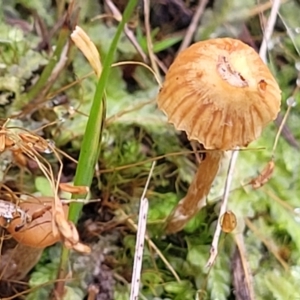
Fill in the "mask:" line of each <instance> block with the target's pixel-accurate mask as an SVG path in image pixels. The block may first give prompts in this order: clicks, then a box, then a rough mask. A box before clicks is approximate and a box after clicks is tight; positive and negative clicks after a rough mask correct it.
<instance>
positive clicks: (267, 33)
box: [259, 0, 280, 63]
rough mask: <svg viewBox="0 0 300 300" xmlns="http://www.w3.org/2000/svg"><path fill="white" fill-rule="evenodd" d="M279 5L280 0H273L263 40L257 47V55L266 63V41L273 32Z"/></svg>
mask: <svg viewBox="0 0 300 300" xmlns="http://www.w3.org/2000/svg"><path fill="white" fill-rule="evenodd" d="M279 7H280V0H274V1H273V5H272V9H271V13H270V17H269V19H268V23H267V26H266V28H265V31H264V36H263V41H262V43H261V46H260V49H259V56H260V57H261V59H262V60H263V62H264V63H267V49H268V42H269V41H270V38H271V36H272V34H273V30H274V26H275V22H276V18H277V15H278V11H279Z"/></svg>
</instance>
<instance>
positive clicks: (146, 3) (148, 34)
mask: <svg viewBox="0 0 300 300" xmlns="http://www.w3.org/2000/svg"><path fill="white" fill-rule="evenodd" d="M144 15H145V17H144V19H145V21H144V25H145V30H146V39H147V48H148V54H149V57H150V62H151V67H152V69H153V70H154V72H155V73H156V74H157V76H159V70H158V67H157V63H156V59H155V55H154V53H153V43H152V37H151V28H150V1H149V0H144Z"/></svg>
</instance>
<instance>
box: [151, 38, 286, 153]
mask: <svg viewBox="0 0 300 300" xmlns="http://www.w3.org/2000/svg"><path fill="white" fill-rule="evenodd" d="M157 101H158V107H159V108H160V109H161V110H162V111H163V112H164V113H165V114H166V115H167V117H168V120H169V122H170V123H173V124H174V126H175V128H176V129H178V130H184V131H186V133H187V135H188V138H189V139H191V140H196V141H198V142H200V143H202V144H203V145H204V147H205V148H206V149H218V150H229V149H233V148H235V147H244V146H247V145H248V144H249V143H250V142H252V141H253V140H255V139H257V138H258V137H259V136H260V134H261V131H262V129H263V128H264V127H265V126H266V125H267V124H268V123H269V122H270V121H272V120H274V119H275V118H276V116H277V114H278V112H279V109H280V102H281V91H280V89H279V86H278V84H277V82H276V81H275V79H274V77H273V76H272V74H271V72H270V71H269V69H268V67H267V66H266V65H265V64H264V63H263V61H262V60H261V59H260V57H259V55H258V54H257V53H256V52H255V51H254V50H253V49H252V48H251V47H249V46H247V45H246V44H244V43H242V42H241V41H239V40H235V39H231V38H219V39H212V40H207V41H202V42H198V43H196V44H194V45H192V46H191V47H189V48H188V49H186V50H184V51H182V52H181V53H180V54H179V55H178V56H177V58H176V59H175V61H174V63H173V64H172V65H171V67H170V69H169V71H168V72H167V74H166V78H165V82H164V84H163V87H162V88H161V90H160V92H159V95H158V100H157Z"/></svg>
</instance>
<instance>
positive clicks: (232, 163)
mask: <svg viewBox="0 0 300 300" xmlns="http://www.w3.org/2000/svg"><path fill="white" fill-rule="evenodd" d="M237 150H238V149H237ZM238 156H239V151H233V152H232V154H231V158H230V162H229V167H228V171H227V177H226V182H225V186H224V192H223V200H222V203H221V208H220V213H219V218H218V224H217V228H216V231H215V234H214V238H213V241H212V244H211V248H210V257H209V259H208V261H207V263H206V267H208V268H210V267H211V266H212V265H213V263H214V261H215V259H216V257H217V255H218V243H219V238H220V235H221V231H222V228H221V221H222V217H223V215H224V213H225V212H226V209H227V203H228V198H229V193H230V186H231V183H232V179H233V175H234V168H235V165H236V161H237V158H238Z"/></svg>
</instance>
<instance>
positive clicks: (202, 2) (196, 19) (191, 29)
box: [178, 0, 208, 53]
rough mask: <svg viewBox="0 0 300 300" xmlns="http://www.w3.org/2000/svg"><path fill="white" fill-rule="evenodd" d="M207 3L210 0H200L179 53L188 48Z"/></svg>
mask: <svg viewBox="0 0 300 300" xmlns="http://www.w3.org/2000/svg"><path fill="white" fill-rule="evenodd" d="M207 3H208V0H200V1H199V4H198V7H197V10H196V12H195V14H194V16H193V19H192V22H191V24H190V26H189V28H188V30H187V32H186V34H185V37H184V39H183V41H182V43H181V45H180V47H179V50H178V53H179V52H181V51H182V50H184V49H186V48H187V47H188V46H189V45H190V43H191V41H192V39H193V36H194V33H195V31H196V28H197V25H198V23H199V20H200V18H201V16H202V14H203V12H204V9H205V7H206V5H207Z"/></svg>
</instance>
